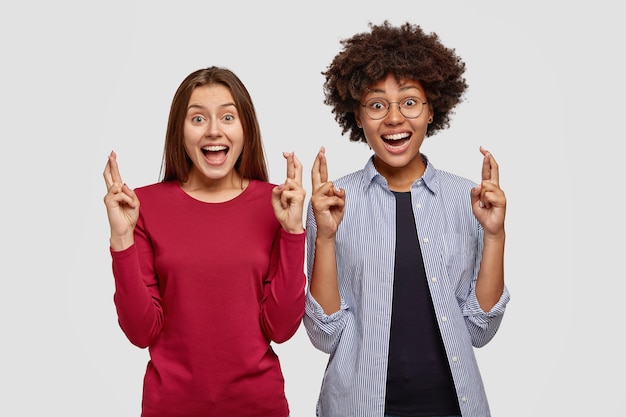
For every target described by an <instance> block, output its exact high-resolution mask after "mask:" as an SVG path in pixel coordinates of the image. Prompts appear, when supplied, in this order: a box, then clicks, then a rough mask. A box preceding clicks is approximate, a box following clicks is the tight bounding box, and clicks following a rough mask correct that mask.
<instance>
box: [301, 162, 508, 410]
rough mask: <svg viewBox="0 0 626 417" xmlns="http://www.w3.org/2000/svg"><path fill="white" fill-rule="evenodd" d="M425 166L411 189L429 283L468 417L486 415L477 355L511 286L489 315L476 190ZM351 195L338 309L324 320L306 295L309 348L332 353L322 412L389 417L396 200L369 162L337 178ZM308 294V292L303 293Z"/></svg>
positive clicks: (310, 250)
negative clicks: (479, 288) (482, 299)
mask: <svg viewBox="0 0 626 417" xmlns="http://www.w3.org/2000/svg"><path fill="white" fill-rule="evenodd" d="M422 158H424V161H426V163H427V168H426V171H425V173H424V175H423V177H422V178H421V179H419V180H418V181H416V182H415V183H414V184H413V186H412V187H411V200H412V204H413V211H414V214H415V222H416V225H417V233H418V237H419V241H420V247H421V250H422V255H423V258H424V264H425V265H424V266H425V269H426V275H427V279H428V285H429V287H430V292H431V295H432V299H433V304H434V307H435V314H436V317H437V320H438V323H439V328H440V331H441V334H442V338H443V341H444V345H445V349H446V353H447V356H448V361H449V364H450V368H451V370H452V375H453V378H454V384H455V387H456V391H457V395H458V400H459V406H460V408H461V412H462V414H463V416H464V417H489V416H490V411H489V405H488V402H487V398H486V394H485V390H484V386H483V383H482V379H481V376H480V372H479V369H478V364H477V361H476V358H475V355H474V347H481V346H484V345H485V344H486V343H488V342H489V341H490V340H491V339H492V338H493V336H494V335H495V334H496V331H497V330H498V327H499V326H500V323H501V321H502V317H503V315H504V311H505V307H506V304H507V303H508V301H509V293H508V290H507V289H506V288H505V290H504V292H503V294H502V296H501V298H500V300H499V302H498V303H497V304H496V305H495V306H494V307H493V308H492V309H491V311H489V312H484V311H483V310H482V309H481V308H480V307H479V305H478V301H477V299H476V294H475V284H476V277H477V274H478V267H479V265H480V260H481V254H482V247H483V231H482V228H481V226H480V224H479V223H478V221H477V220H476V218H475V217H474V215H473V213H472V209H471V205H470V189H471V188H472V187H474V186H475V185H476V184H475V183H474V182H472V181H470V180H468V179H465V178H462V177H459V176H457V175H454V174H451V173H448V172H445V171H440V170H437V169H436V168H435V167H434V166H433V165H432V164H431V163H430V162H429V161H428V160H427V158H426V156H425V155H422ZM333 182H334V184H335V185H336V186H337V187H340V188H344V189H345V190H346V207H345V213H344V217H343V220H342V222H341V224H340V226H339V230H338V232H337V264H338V265H337V266H338V272H339V289H340V293H341V308H340V310H339V311H337V312H336V313H333V314H332V315H326V314H325V313H324V311H323V310H322V308H321V306H320V305H319V304H318V303H317V302H316V300H315V299H314V298H313V297H312V296H311V294H310V293H308V291H307V299H306V311H305V316H304V319H303V321H304V325H305V328H306V330H307V334H308V336H309V338H310V340H311V342H312V343H313V345H314V346H315V347H316V348H317V349H319V350H321V351H323V352H325V353H328V354H329V362H328V365H327V368H326V370H325V373H324V378H323V381H322V386H321V391H320V396H319V400H318V403H317V410H316V415H317V416H319V417H338V416H341V417H383V415H384V407H385V382H386V381H385V379H386V375H387V355H388V349H389V329H390V325H391V303H392V296H393V271H394V265H393V263H394V255H395V241H396V238H395V233H396V231H395V197H394V195H393V193H392V192H391V191H390V190H389V188H388V186H387V182H386V180H385V178H384V177H382V176H381V175H380V174H378V173H377V172H376V169H375V168H374V164H373V159H372V158H370V159H368V161H367V163H366V165H365V167H364V169H362V170H359V171H356V172H353V173H351V174H348V175H346V176H344V177H342V178H339V179H337V180H336V181H333ZM315 235H316V227H315V219H314V217H313V212H312V208H311V206H310V204H309V207H308V212H307V275H308V277H309V280H310V276H311V269H312V266H313V258H314V255H315V248H314V243H315ZM307 288H308V287H307Z"/></svg>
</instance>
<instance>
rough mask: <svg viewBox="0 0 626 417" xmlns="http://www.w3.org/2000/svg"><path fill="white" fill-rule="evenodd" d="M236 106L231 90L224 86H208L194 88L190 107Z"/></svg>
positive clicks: (190, 98)
mask: <svg viewBox="0 0 626 417" xmlns="http://www.w3.org/2000/svg"><path fill="white" fill-rule="evenodd" d="M208 104H214V105H225V104H234V100H233V95H232V94H231V92H230V90H229V89H228V88H227V87H226V86H225V85H222V84H207V85H201V86H199V87H196V88H194V90H193V91H192V92H191V96H190V97H189V105H190V106H192V105H208Z"/></svg>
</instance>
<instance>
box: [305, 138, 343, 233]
mask: <svg viewBox="0 0 626 417" xmlns="http://www.w3.org/2000/svg"><path fill="white" fill-rule="evenodd" d="M311 183H312V187H313V192H312V194H311V205H312V207H313V215H314V216H315V223H316V224H317V237H318V238H332V239H334V237H335V234H336V233H337V230H338V228H339V223H341V220H342V219H343V209H344V207H345V205H346V192H345V190H343V189H338V188H336V187H335V186H334V184H333V183H332V182H330V181H328V165H327V162H326V150H325V149H324V148H323V147H322V148H321V149H320V151H319V152H318V153H317V156H316V157H315V161H314V162H313V168H312V169H311Z"/></svg>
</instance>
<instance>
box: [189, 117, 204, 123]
mask: <svg viewBox="0 0 626 417" xmlns="http://www.w3.org/2000/svg"><path fill="white" fill-rule="evenodd" d="M191 121H192V122H193V123H202V122H203V121H204V117H202V116H193V117H192V118H191Z"/></svg>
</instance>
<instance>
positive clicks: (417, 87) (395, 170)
mask: <svg viewBox="0 0 626 417" xmlns="http://www.w3.org/2000/svg"><path fill="white" fill-rule="evenodd" d="M411 98H412V99H414V100H407V99H411ZM372 99H379V100H380V101H378V100H373V101H370V100H372ZM418 101H419V102H418ZM427 101H428V100H427V97H426V92H425V91H424V88H423V87H422V85H421V83H420V82H419V81H417V80H407V79H401V80H400V81H398V80H396V78H395V77H394V76H393V74H389V75H387V76H386V77H385V78H383V79H382V80H380V81H379V82H377V83H375V84H373V85H372V86H370V87H369V88H368V89H367V90H366V91H365V92H364V93H363V95H362V96H361V103H362V105H361V106H359V108H358V109H357V111H356V112H355V117H356V121H357V123H358V124H359V125H360V126H362V128H363V134H364V135H365V138H366V139H367V143H368V144H369V146H370V148H371V149H372V150H373V151H374V165H375V166H376V169H377V170H378V172H379V173H380V174H381V175H382V176H384V177H385V178H386V179H387V181H388V182H389V186H390V187H391V188H392V189H394V188H395V189H396V190H398V191H399V190H400V188H402V189H403V190H406V189H407V187H406V185H407V184H408V186H409V187H410V183H412V182H413V181H415V180H416V179H418V178H420V177H421V176H422V174H423V173H424V170H425V168H426V166H425V164H424V162H423V161H422V159H421V157H420V147H421V146H422V143H423V141H424V136H425V134H426V128H427V127H428V121H429V119H430V117H431V116H432V110H431V109H430V106H428V104H424V105H423V110H422V112H421V113H420V114H419V116H417V117H414V118H408V117H406V116H405V114H406V115H409V116H413V111H412V110H411V108H412V106H420V107H421V106H422V104H421V103H422V102H427ZM366 102H367V103H368V105H367V108H368V109H369V110H370V114H374V112H373V111H372V109H373V110H376V109H380V108H383V109H384V106H385V105H386V103H390V105H389V112H388V113H386V114H385V111H382V113H381V114H380V117H381V118H380V119H378V120H374V119H372V117H370V116H369V115H368V113H367V110H366V107H364V106H363V104H365V103H366ZM385 102H386V103H385ZM400 107H402V112H401V111H400V110H401V108H400ZM403 113H404V114H403ZM376 117H378V116H376ZM401 184H402V185H401Z"/></svg>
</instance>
